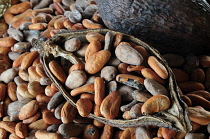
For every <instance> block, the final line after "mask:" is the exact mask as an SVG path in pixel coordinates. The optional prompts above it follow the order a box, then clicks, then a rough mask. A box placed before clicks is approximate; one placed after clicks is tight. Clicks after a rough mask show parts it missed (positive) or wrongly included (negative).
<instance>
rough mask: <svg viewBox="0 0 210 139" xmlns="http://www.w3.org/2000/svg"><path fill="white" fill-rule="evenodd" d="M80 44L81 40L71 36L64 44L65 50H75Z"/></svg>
mask: <svg viewBox="0 0 210 139" xmlns="http://www.w3.org/2000/svg"><path fill="white" fill-rule="evenodd" d="M80 46H81V42H80V40H79V39H77V38H71V39H69V40H67V41H66V42H65V44H64V47H65V50H66V51H69V52H74V51H77V50H78V49H79V48H80Z"/></svg>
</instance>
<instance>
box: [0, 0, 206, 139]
mask: <svg viewBox="0 0 210 139" xmlns="http://www.w3.org/2000/svg"><path fill="white" fill-rule="evenodd" d="M11 3H12V6H11V7H10V8H9V9H7V11H6V12H5V14H4V17H3V18H2V19H1V20H0V102H1V103H0V118H1V119H0V138H2V139H6V138H9V139H19V138H26V139H36V138H37V139H62V138H63V139H83V138H84V139H86V138H87V139H98V138H101V139H103V138H106V139H111V138H113V139H118V138H119V139H124V138H129V139H131V138H133V139H135V138H144V139H147V138H148V139H171V138H175V139H194V138H199V139H208V138H209V137H210V93H209V91H210V56H208V55H200V56H197V55H193V54H189V55H186V56H182V55H178V54H173V53H170V54H162V56H163V57H164V58H165V60H166V61H167V62H168V64H169V66H170V67H171V69H172V70H173V72H174V75H175V77H176V81H177V84H178V87H179V89H180V91H179V92H180V97H181V98H182V100H183V101H184V102H185V103H186V107H187V109H188V114H189V118H190V120H191V124H192V126H193V130H192V131H191V132H190V133H182V132H177V131H174V130H171V129H168V128H163V127H158V126H155V125H153V126H144V127H137V128H123V129H119V128H115V127H111V126H109V125H106V124H103V123H100V122H98V121H96V120H93V119H90V118H88V117H87V116H88V114H89V113H90V112H93V113H94V114H95V115H97V116H104V117H105V118H107V119H113V118H115V117H122V118H124V119H133V118H137V117H139V116H141V115H148V114H153V113H155V112H158V111H162V110H166V109H168V107H169V106H170V101H171V100H170V97H168V92H167V87H164V85H165V84H166V82H167V78H168V73H167V70H166V69H165V67H164V66H162V65H161V63H160V62H159V61H158V59H157V58H156V57H154V56H151V55H150V54H149V52H147V51H146V50H145V49H144V48H143V47H141V46H136V45H135V44H133V43H132V42H123V41H122V36H121V35H120V34H118V35H116V36H115V37H114V39H113V41H114V48H115V50H114V51H112V50H111V49H110V46H109V43H108V42H106V43H105V44H106V45H104V46H103V45H102V44H104V42H105V40H109V39H105V38H106V36H103V35H102V36H101V34H98V35H99V37H96V38H97V39H96V40H91V41H89V40H88V36H86V38H87V40H88V43H83V42H81V41H80V40H78V39H77V38H73V39H70V40H68V41H66V43H65V44H64V46H62V47H63V49H64V50H66V51H69V52H72V53H74V54H75V55H77V56H78V57H81V60H82V61H84V62H86V64H85V66H83V65H81V64H74V65H72V64H71V63H70V62H69V61H66V60H65V59H62V58H60V59H55V60H53V61H51V62H50V63H49V67H50V70H51V72H52V73H53V74H54V75H55V76H56V78H57V79H58V80H59V81H60V82H61V83H63V84H64V86H65V87H66V88H67V90H68V89H69V90H71V91H69V93H70V94H71V95H72V96H74V97H77V98H78V100H77V102H76V105H77V109H76V108H75V107H73V106H72V105H71V104H70V103H69V102H67V101H66V100H65V99H64V97H63V96H62V94H61V93H60V92H59V90H58V88H57V87H56V86H55V84H53V83H52V82H51V80H50V79H49V78H48V76H47V75H46V73H45V71H44V68H43V64H42V63H41V61H40V55H39V53H38V52H37V51H35V49H34V48H33V47H32V44H31V42H32V39H33V38H35V39H40V40H43V41H45V40H47V39H49V38H51V37H53V36H54V35H56V34H57V33H62V32H65V31H75V30H84V29H97V28H106V26H105V25H104V24H103V22H102V19H101V18H100V15H99V13H98V11H97V4H96V2H95V1H93V0H92V1H91V0H88V1H86V0H76V1H74V0H30V1H25V0H11ZM89 35H90V36H91V37H89V38H90V39H93V38H94V37H93V36H94V35H93V34H91V33H90V34H89ZM107 51H109V52H107ZM128 51H129V52H131V55H130V57H129V58H128V55H127V52H128ZM109 53H115V55H116V57H115V58H110V55H111V54H109ZM100 56H103V58H100ZM93 57H95V58H93ZM136 57H137V58H136ZM96 59H97V60H98V61H97V60H96ZM110 59H111V60H110ZM134 59H135V60H134ZM107 63H108V64H107ZM86 74H88V75H86ZM91 74H92V75H94V76H90V75H91ZM135 75H141V78H140V77H139V76H135ZM126 79H132V80H135V81H138V82H139V84H142V85H144V87H145V88H141V90H140V91H139V88H138V89H137V90H136V88H135V87H133V86H132V87H131V86H129V83H130V82H128V81H126ZM142 79H144V80H142ZM119 84H120V85H119ZM117 85H119V86H117ZM105 86H106V87H105ZM154 86H155V87H154ZM140 87H142V86H141V85H140ZM159 89H160V91H157V90H159ZM105 90H106V92H108V93H106V94H102V93H101V92H103V91H105ZM84 92H85V93H84ZM93 92H94V93H93ZM96 92H98V95H97V96H95V95H96ZM153 92H154V93H153ZM101 94H102V95H101ZM160 98H161V99H160ZM159 100H160V101H159ZM162 100H164V101H162ZM158 101H159V102H158ZM125 102H126V103H125ZM128 102H129V103H128ZM143 102H144V103H143ZM156 102H157V103H159V104H160V105H156V104H157V103H156ZM162 103H163V104H164V105H162ZM166 104H167V105H166ZM156 106H162V107H160V108H161V109H159V107H158V108H156Z"/></svg>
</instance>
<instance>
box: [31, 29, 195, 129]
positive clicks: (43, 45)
mask: <svg viewBox="0 0 210 139" xmlns="http://www.w3.org/2000/svg"><path fill="white" fill-rule="evenodd" d="M92 32H93V33H100V34H102V35H105V34H106V33H107V32H111V33H113V34H114V35H115V34H117V33H120V32H116V31H112V30H108V29H95V30H82V31H72V32H67V33H58V34H56V35H55V36H53V37H52V38H51V39H48V40H47V41H45V42H43V41H40V40H35V39H34V40H33V41H32V45H33V47H35V48H36V49H37V51H38V52H39V54H40V60H41V61H42V63H43V66H44V69H45V72H46V75H47V76H48V77H49V78H50V79H51V80H52V82H53V83H54V84H55V85H56V87H57V88H58V89H59V91H60V92H61V93H62V94H63V96H64V97H65V98H66V100H67V101H69V102H70V103H71V104H72V105H73V106H74V107H76V100H75V98H73V97H72V96H71V95H70V94H69V92H68V91H67V90H66V89H65V87H64V85H62V84H61V82H59V80H58V79H57V78H56V77H55V76H54V75H53V73H52V72H51V71H50V69H49V66H48V65H49V62H50V61H52V60H53V59H54V58H56V57H59V56H62V57H63V58H65V59H67V60H69V61H70V62H71V63H72V64H77V63H82V61H81V60H80V59H78V58H77V57H76V56H74V55H73V54H72V53H69V52H66V51H64V50H62V49H61V48H60V47H59V44H61V43H64V42H65V41H66V40H68V39H71V38H78V39H80V40H81V41H88V40H87V39H86V34H88V33H92ZM122 35H123V39H124V40H123V41H126V42H132V43H135V44H136V45H139V46H142V47H144V48H145V49H146V50H147V51H148V52H149V53H150V55H151V56H155V57H156V60H157V61H158V62H159V64H161V65H163V66H164V67H165V68H166V69H164V70H166V71H167V72H168V78H167V79H166V84H165V86H166V88H167V89H168V92H169V98H170V100H171V105H170V108H169V109H167V110H165V111H161V112H158V113H155V114H152V115H147V116H141V117H139V118H136V119H131V120H121V119H106V118H103V117H98V116H96V115H94V114H92V113H90V114H89V115H88V117H89V118H93V119H95V120H97V121H98V122H101V123H104V124H107V125H109V126H114V127H119V128H129V127H138V126H145V125H155V126H159V127H165V128H170V129H173V130H176V131H182V132H189V131H190V130H191V129H192V126H191V124H190V121H189V117H188V115H187V109H186V105H185V103H184V102H183V101H182V100H181V98H180V95H179V90H178V86H177V83H176V81H175V77H174V74H173V72H172V70H171V69H170V67H169V66H168V64H167V63H166V61H165V60H164V59H163V58H162V57H161V55H160V53H159V52H158V51H157V50H156V49H154V48H153V47H151V46H149V45H147V44H146V43H144V42H142V41H141V40H139V39H137V38H135V37H133V36H130V35H127V34H123V33H122ZM95 123H96V122H95Z"/></svg>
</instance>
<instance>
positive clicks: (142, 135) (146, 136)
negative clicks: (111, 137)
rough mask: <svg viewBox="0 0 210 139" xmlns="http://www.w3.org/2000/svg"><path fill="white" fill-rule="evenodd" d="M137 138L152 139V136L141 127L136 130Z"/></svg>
mask: <svg viewBox="0 0 210 139" xmlns="http://www.w3.org/2000/svg"><path fill="white" fill-rule="evenodd" d="M136 138H137V139H138V138H143V139H151V138H152V135H151V132H150V131H149V130H148V129H146V128H145V127H141V126H140V127H137V128H136Z"/></svg>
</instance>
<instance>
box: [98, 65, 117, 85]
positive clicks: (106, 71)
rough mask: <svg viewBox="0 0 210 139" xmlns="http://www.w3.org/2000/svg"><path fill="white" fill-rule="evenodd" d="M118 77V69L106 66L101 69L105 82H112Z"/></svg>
mask: <svg viewBox="0 0 210 139" xmlns="http://www.w3.org/2000/svg"><path fill="white" fill-rule="evenodd" d="M116 76H117V69H116V68H115V67H114V66H105V67H103V68H102V69H101V77H102V78H104V79H105V81H108V82H109V81H111V80H113V79H114V78H115V77H116Z"/></svg>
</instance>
